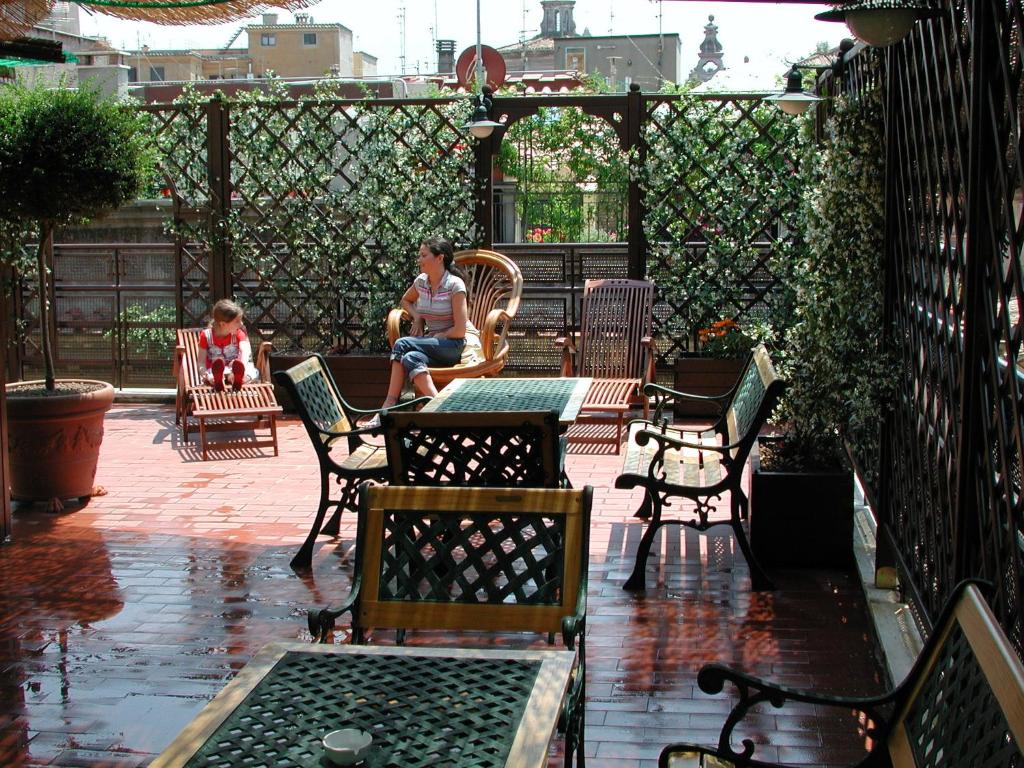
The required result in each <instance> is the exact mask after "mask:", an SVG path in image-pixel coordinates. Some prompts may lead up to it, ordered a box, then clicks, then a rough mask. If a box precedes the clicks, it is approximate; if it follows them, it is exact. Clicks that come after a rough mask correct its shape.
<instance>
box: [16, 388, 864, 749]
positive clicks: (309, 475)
mask: <svg viewBox="0 0 1024 768" xmlns="http://www.w3.org/2000/svg"><path fill="white" fill-rule="evenodd" d="M280 449H281V452H280V456H278V457H276V458H275V457H274V456H273V455H272V453H271V452H270V451H268V450H265V449H254V448H247V447H246V446H245V445H244V443H243V444H242V445H240V446H239V447H238V448H232V449H228V450H225V451H220V452H216V453H214V454H213V460H211V461H207V462H203V461H201V460H200V457H199V454H198V452H197V450H196V448H195V446H194V445H183V444H181V442H180V439H179V437H178V434H177V432H176V431H175V429H174V411H173V408H171V407H169V406H167V407H165V406H117V407H115V408H114V409H113V410H112V411H111V412H110V414H108V418H107V422H106V438H105V442H104V444H103V452H102V457H101V462H100V469H99V472H98V476H97V482H99V483H100V484H102V485H103V486H105V487H106V488H107V490H108V491H109V493H108V495H106V496H98V497H94V498H93V499H92V500H91V501H90V502H89V503H88V504H86V505H85V506H83V507H80V508H77V509H76V508H69V511H67V512H65V513H63V514H60V515H51V514H48V513H45V512H43V511H41V510H38V509H36V508H34V507H25V506H21V507H19V508H17V509H16V511H15V520H14V530H13V536H12V540H11V542H10V543H8V544H6V545H3V546H2V547H0V766H5V767H13V766H23V765H64V766H118V767H125V768H126V767H127V766H140V765H146V764H147V763H148V762H149V761H151V760H152V759H153V757H154V756H155V755H156V754H157V753H159V752H160V751H161V750H162V749H163V748H164V747H165V746H166V745H167V744H168V743H169V742H170V741H171V740H172V739H173V738H174V737H175V736H176V735H177V733H178V732H179V730H181V728H182V727H183V726H184V725H185V724H186V723H187V722H188V721H189V720H191V719H192V718H193V717H194V716H195V715H196V714H197V713H198V712H199V711H200V710H201V709H202V707H203V705H204V704H205V703H206V702H207V701H208V700H209V699H210V698H212V697H213V696H214V695H215V694H216V693H217V692H218V691H219V690H220V689H221V688H222V687H223V686H224V684H225V683H226V682H227V681H228V680H229V679H230V678H231V677H232V676H233V675H234V674H235V673H236V672H237V671H238V670H239V669H240V668H241V667H242V666H244V665H245V663H246V662H247V661H248V660H249V659H250V658H251V657H252V656H253V654H254V653H255V652H256V650H257V649H259V648H260V647H261V646H262V645H263V644H264V643H266V642H269V641H272V640H289V639H300V640H301V639H305V640H308V639H309V635H308V633H307V631H306V629H305V612H306V609H307V608H309V607H311V606H315V605H323V604H326V603H327V602H331V601H334V600H337V599H339V598H341V597H343V596H344V595H345V594H346V593H347V590H348V588H349V584H350V577H351V570H350V567H349V566H348V565H347V564H346V563H345V562H343V555H344V553H345V552H346V551H347V550H348V548H349V546H350V545H351V541H352V535H353V530H354V518H353V517H352V516H348V515H346V516H345V519H344V522H343V526H342V535H341V537H340V540H331V539H329V538H328V537H325V536H324V537H321V538H320V542H319V543H318V545H317V549H316V552H315V554H314V561H313V569H312V572H311V573H307V574H301V575H300V574H296V573H295V572H293V571H292V570H291V569H290V568H289V566H288V562H289V560H290V559H291V556H292V554H293V552H294V550H295V549H297V547H298V546H299V544H300V543H301V541H302V539H303V538H304V536H305V533H306V531H307V530H308V527H309V524H310V522H311V519H312V511H313V510H315V508H316V504H317V500H318V495H319V479H318V478H319V475H318V471H317V467H316V459H315V456H314V453H313V450H312V448H311V447H310V445H309V443H308V439H307V437H306V434H305V431H304V430H303V429H302V426H301V424H300V423H299V422H298V421H296V420H294V419H287V420H285V421H284V422H283V424H282V426H281V429H280ZM619 463H620V457H618V456H615V455H607V454H605V455H586V454H580V453H570V456H569V459H568V471H569V475H570V477H571V478H572V480H573V483H574V485H575V486H576V487H580V486H582V485H583V484H586V483H589V484H591V485H593V486H594V487H595V489H596V495H595V504H594V517H593V530H592V540H591V563H590V591H589V597H588V600H589V604H588V605H589V618H588V632H587V664H588V667H587V669H588V680H587V691H588V704H587V728H586V754H587V758H588V764H589V765H590V766H591V768H600V767H601V766H607V767H608V768H611V767H612V766H615V767H616V768H639V767H640V766H654V765H656V761H657V756H658V753H659V751H660V749H661V747H662V746H663V745H664V744H666V743H669V742H671V741H675V740H688V741H697V742H707V743H715V742H716V741H717V735H718V729H719V727H720V725H721V723H722V720H723V718H724V716H725V714H726V712H727V711H728V708H729V706H730V697H729V695H728V694H723V695H718V696H708V695H706V694H704V693H702V692H701V691H700V690H699V689H697V687H696V673H697V671H698V670H699V669H700V667H701V666H702V665H703V664H706V663H708V662H711V661H722V662H726V663H729V664H732V665H736V666H738V667H740V668H742V669H743V670H745V671H747V672H750V673H753V674H758V675H765V676H771V677H772V678H774V679H776V680H778V681H780V682H783V683H785V684H788V685H791V686H798V687H809V688H814V689H817V690H819V691H822V692H834V693H842V692H845V693H849V694H856V695H867V694H871V693H874V692H877V691H878V690H880V688H881V682H880V672H879V669H878V665H877V662H876V659H875V657H874V654H873V643H872V642H871V639H870V638H871V635H870V630H869V627H868V624H867V619H866V615H865V607H864V602H863V599H862V596H861V594H860V590H859V587H858V585H857V584H856V581H855V580H854V578H853V577H852V575H849V574H845V573H842V572H825V571H788V572H779V571H776V572H773V574H772V575H773V576H774V577H775V578H776V581H777V583H778V585H779V587H780V588H779V589H778V590H776V591H775V592H763V593H752V592H751V591H750V580H749V573H748V570H747V567H746V565H745V563H744V562H743V560H742V557H740V556H739V554H738V553H737V552H734V549H735V547H734V542H733V539H732V536H731V534H730V533H729V532H728V529H724V532H723V533H722V534H715V533H710V534H708V535H698V534H694V533H692V532H687V533H685V534H680V535H674V534H671V531H670V535H668V536H663V537H662V539H661V541H660V546H656V551H657V552H659V553H660V554H659V555H658V556H656V557H652V561H651V564H650V566H649V569H648V589H647V591H646V592H645V593H643V594H641V595H634V594H631V593H627V592H624V591H623V590H622V589H621V586H620V585H621V584H622V582H623V581H624V580H625V578H626V576H627V575H628V572H629V569H630V567H631V562H632V561H631V555H632V553H633V552H635V548H636V544H637V541H638V540H639V537H640V534H641V532H642V528H641V525H640V523H639V521H637V520H635V519H634V518H633V517H632V512H633V510H634V509H635V508H636V506H637V505H638V503H639V499H640V497H639V495H638V494H637V493H631V492H625V491H616V490H614V489H612V488H611V486H612V483H613V481H614V478H615V475H616V474H617V472H618V467H619ZM795 534H798V532H795ZM450 642H452V643H457V642H459V638H457V637H452V638H450ZM783 712H784V713H783ZM755 726H756V730H755V731H754V732H753V733H752V734H751V735H752V737H753V738H754V739H755V741H757V742H759V743H760V744H761V745H762V746H761V747H760V750H761V754H762V755H763V756H764V757H766V758H769V759H782V760H785V761H788V762H790V763H793V764H795V765H816V764H821V763H834V762H837V761H841V762H847V761H850V762H852V761H854V760H855V759H856V757H857V756H858V755H859V754H862V752H863V749H864V744H863V739H862V737H860V736H859V735H858V723H857V722H856V720H855V719H854V717H853V716H852V714H849V713H838V714H836V713H831V714H828V715H826V714H824V713H822V712H820V711H817V710H815V709H813V708H806V709H803V710H796V711H794V712H789V711H788V708H787V710H783V711H782V712H779V711H775V710H771V709H768V710H767V711H766V712H765V713H764V714H763V715H761V716H759V718H758V719H757V720H756V721H755ZM559 749H560V745H559V744H553V748H552V764H560V762H561V760H560V757H559Z"/></svg>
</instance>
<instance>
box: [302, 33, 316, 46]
mask: <svg viewBox="0 0 1024 768" xmlns="http://www.w3.org/2000/svg"><path fill="white" fill-rule="evenodd" d="M302 44H303V45H306V46H314V45H316V32H303V33H302Z"/></svg>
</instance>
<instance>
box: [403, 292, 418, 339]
mask: <svg viewBox="0 0 1024 768" xmlns="http://www.w3.org/2000/svg"><path fill="white" fill-rule="evenodd" d="M419 296H420V294H419V291H417V290H416V286H415V285H410V286H409V290H407V291H406V292H405V293H404V294H402V298H401V300H400V301H399V302H398V304H399V306H401V307H402V309H404V310H405V311H406V312H408V313H409V317H411V318H412V327H411V328H410V329H409V335H410V336H422V335H423V318H422V317H420V315H419V312H417V311H416V299H418V298H419Z"/></svg>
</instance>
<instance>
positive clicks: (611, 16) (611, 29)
mask: <svg viewBox="0 0 1024 768" xmlns="http://www.w3.org/2000/svg"><path fill="white" fill-rule="evenodd" d="M608 34H609V35H614V34H615V3H614V2H609V3H608Z"/></svg>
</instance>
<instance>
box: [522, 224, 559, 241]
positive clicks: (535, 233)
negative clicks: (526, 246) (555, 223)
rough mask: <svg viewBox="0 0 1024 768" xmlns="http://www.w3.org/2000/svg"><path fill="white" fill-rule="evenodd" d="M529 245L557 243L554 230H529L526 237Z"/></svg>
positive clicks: (542, 228) (537, 228) (541, 228)
mask: <svg viewBox="0 0 1024 768" xmlns="http://www.w3.org/2000/svg"><path fill="white" fill-rule="evenodd" d="M524 237H525V238H526V242H528V243H553V242H555V236H554V230H553V229H552V228H551V227H534V228H533V229H530V230H527V232H526V234H525V235H524Z"/></svg>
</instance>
